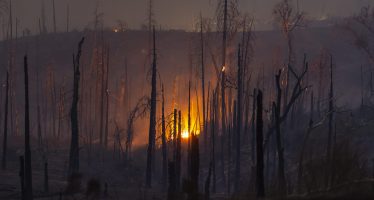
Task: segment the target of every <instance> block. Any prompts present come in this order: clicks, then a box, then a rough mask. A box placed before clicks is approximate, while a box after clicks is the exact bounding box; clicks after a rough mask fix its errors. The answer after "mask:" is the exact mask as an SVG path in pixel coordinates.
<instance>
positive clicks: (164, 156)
mask: <svg viewBox="0 0 374 200" xmlns="http://www.w3.org/2000/svg"><path fill="white" fill-rule="evenodd" d="M161 123H162V127H161V128H162V135H161V139H162V183H163V184H164V185H166V179H167V146H166V145H167V144H166V124H165V96H164V85H163V84H162V122H161Z"/></svg>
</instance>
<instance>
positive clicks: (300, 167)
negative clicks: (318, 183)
mask: <svg viewBox="0 0 374 200" xmlns="http://www.w3.org/2000/svg"><path fill="white" fill-rule="evenodd" d="M313 113H314V98H313V92H312V93H311V97H310V117H309V125H308V130H307V132H306V135H305V137H304V141H303V143H302V146H301V151H300V157H299V163H298V174H297V187H298V192H299V193H301V192H302V178H303V170H304V168H303V161H304V152H305V148H306V145H307V141H308V138H309V135H310V133H311V131H312V127H313Z"/></svg>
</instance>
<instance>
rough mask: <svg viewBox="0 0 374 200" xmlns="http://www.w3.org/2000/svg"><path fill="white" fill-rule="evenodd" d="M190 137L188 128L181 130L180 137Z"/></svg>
mask: <svg viewBox="0 0 374 200" xmlns="http://www.w3.org/2000/svg"><path fill="white" fill-rule="evenodd" d="M189 137H190V134H188V130H183V131H182V139H188V138H189Z"/></svg>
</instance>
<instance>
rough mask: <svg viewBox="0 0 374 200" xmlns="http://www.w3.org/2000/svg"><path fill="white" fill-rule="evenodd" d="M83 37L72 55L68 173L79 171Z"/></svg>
mask: <svg viewBox="0 0 374 200" xmlns="http://www.w3.org/2000/svg"><path fill="white" fill-rule="evenodd" d="M83 42H84V38H82V40H81V41H80V42H79V45H78V53H77V56H73V58H74V59H73V64H74V88H73V89H74V91H73V100H72V105H71V110H70V120H71V143H70V156H69V175H72V174H74V173H78V172H79V125H78V100H79V82H80V69H79V67H80V66H79V63H80V57H81V54H82V45H83Z"/></svg>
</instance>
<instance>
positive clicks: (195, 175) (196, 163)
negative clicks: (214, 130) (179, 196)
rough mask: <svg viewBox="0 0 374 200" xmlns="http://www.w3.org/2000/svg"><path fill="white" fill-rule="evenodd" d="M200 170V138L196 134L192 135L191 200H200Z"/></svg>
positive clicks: (189, 196)
mask: <svg viewBox="0 0 374 200" xmlns="http://www.w3.org/2000/svg"><path fill="white" fill-rule="evenodd" d="M199 170H200V152H199V138H198V136H197V135H195V134H193V133H192V134H191V168H190V176H191V179H190V186H191V188H190V192H189V195H188V199H189V200H195V199H198V198H199Z"/></svg>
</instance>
